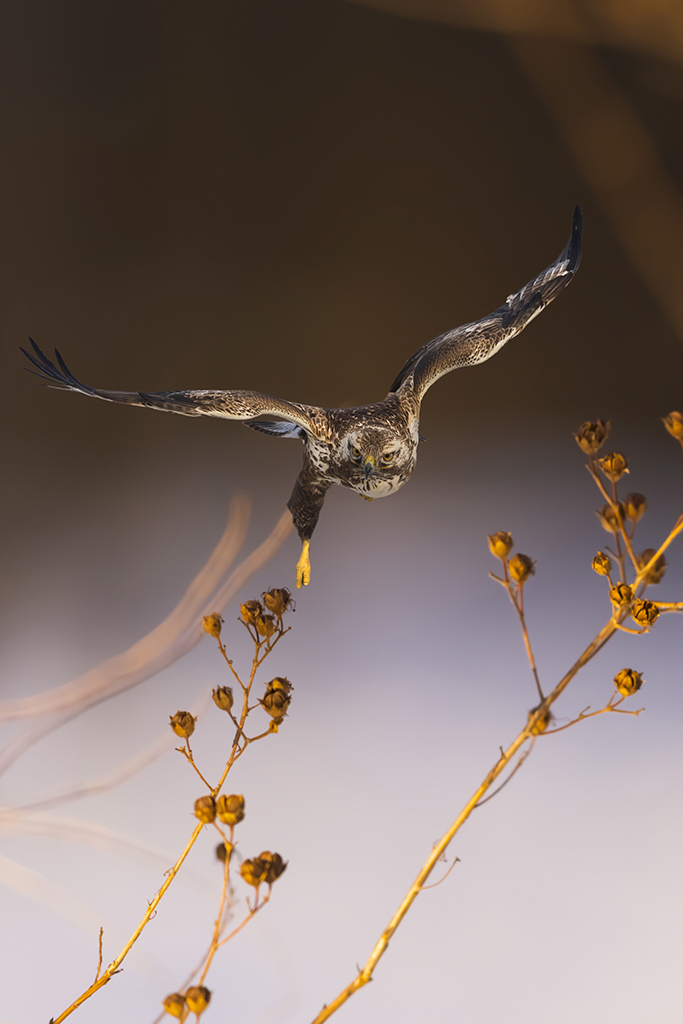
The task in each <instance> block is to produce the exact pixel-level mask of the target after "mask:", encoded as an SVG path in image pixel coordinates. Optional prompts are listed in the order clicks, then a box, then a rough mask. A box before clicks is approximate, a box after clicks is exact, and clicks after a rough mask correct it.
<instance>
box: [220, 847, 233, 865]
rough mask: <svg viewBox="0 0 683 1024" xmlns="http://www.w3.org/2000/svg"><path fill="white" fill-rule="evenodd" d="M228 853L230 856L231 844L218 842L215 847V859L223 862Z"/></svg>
mask: <svg viewBox="0 0 683 1024" xmlns="http://www.w3.org/2000/svg"><path fill="white" fill-rule="evenodd" d="M228 855H230V856H232V846H231V844H230V843H219V844H218V846H217V847H216V860H219V861H221V863H224V862H225V858H226V857H227V856H228Z"/></svg>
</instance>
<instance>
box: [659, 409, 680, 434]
mask: <svg viewBox="0 0 683 1024" xmlns="http://www.w3.org/2000/svg"><path fill="white" fill-rule="evenodd" d="M662 423H663V424H664V426H665V427H666V429H667V430H668V431H669V433H670V434H671V436H672V437H675V438H676V440H677V441H680V440H681V439H683V416H682V415H681V414H680V412H670V413H669V415H668V416H665V417H664V419H663V420H662Z"/></svg>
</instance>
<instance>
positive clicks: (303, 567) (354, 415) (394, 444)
mask: <svg viewBox="0 0 683 1024" xmlns="http://www.w3.org/2000/svg"><path fill="white" fill-rule="evenodd" d="M581 226H582V216H581V211H580V209H579V207H578V206H577V207H576V209H575V210H574V222H573V226H572V233H571V236H570V238H569V241H568V243H567V245H566V246H565V248H564V249H563V250H562V252H561V253H560V255H559V256H558V257H557V259H556V260H555V262H554V263H551V264H550V266H549V267H547V268H546V269H545V270H543V271H541V273H540V274H538V276H537V277H535V278H534V279H533V280H532V281H529V283H528V284H526V285H525V286H524V287H523V288H522V289H521V290H520V291H518V292H514V293H513V294H512V295H509V296H508V298H507V299H506V301H505V302H504V303H503V305H502V306H499V307H498V309H496V310H494V312H493V313H489V315H488V316H485V317H483V319H481V320H476V321H474V322H473V323H468V324H463V325H462V326H461V327H456V328H454V329H453V330H451V331H446V333H445V334H440V335H439V336H438V338H434V340H433V341H429V342H427V344H426V345H423V346H422V348H421V349H419V350H418V351H417V352H416V353H415V354H414V355H412V356H411V357H410V359H409V360H408V362H407V363H406V364H405V365H404V366H403V368H402V369H401V371H400V372H399V374H398V376H397V377H396V379H395V380H394V382H393V384H392V385H391V387H390V389H389V393H388V395H387V396H386V398H384V399H383V400H382V401H381V402H376V403H375V404H374V405H360V406H357V407H355V408H350V409H322V408H318V407H317V406H313V405H301V404H299V403H298V402H287V401H283V400H282V399H279V398H271V397H270V396H269V395H262V394H260V393H259V392H258V391H157V392H145V391H102V390H100V389H99V388H90V387H88V386H87V385H85V384H81V382H80V381H79V380H77V378H76V377H74V375H73V374H72V373H71V371H70V370H69V368H68V366H67V365H66V363H65V362H64V360H63V359H62V357H61V355H60V354H59V352H58V351H57V350H56V349H55V358H56V360H57V363H58V364H59V365H58V366H56V365H55V364H54V363H53V362H52V361H51V360H50V359H48V357H47V356H46V355H45V354H44V353H43V352H42V351H41V350H40V348H39V347H38V346H37V345H36V343H35V342H34V341H33V339H29V340H30V342H31V345H32V347H33V355H32V354H31V353H29V352H27V351H26V350H25V349H22V352H23V353H24V355H26V356H27V357H28V359H30V361H31V362H32V363H33V365H34V366H35V367H37V369H38V371H39V376H41V377H42V378H44V379H46V380H47V381H49V382H50V383H51V384H53V385H54V384H58V385H60V386H61V387H62V388H65V389H68V390H70V391H79V392H80V393H81V394H83V395H91V396H92V397H93V398H102V399H104V400H105V401H107V402H123V403H125V404H127V405H141V406H146V407H147V408H149V409H160V410H162V411H164V412H176V413H180V414H181V415H183V416H218V417H221V418H223V419H228V420H244V421H246V426H248V427H251V428H253V429H254V430H260V431H263V433H265V434H272V435H274V436H275V437H294V438H299V439H300V440H301V441H303V444H304V464H303V468H302V470H301V472H300V473H299V476H298V478H297V480H296V483H295V484H294V490H293V491H292V495H291V497H290V499H289V502H288V503H287V505H288V508H289V510H290V512H291V514H292V519H293V521H294V525H295V526H296V529H297V531H298V533H299V537H300V539H301V541H302V550H301V556H300V557H299V561H298V562H297V565H296V585H297V588H300V587H301V586H305V585H307V584H308V583H309V582H310V578H311V563H310V556H309V547H310V542H311V537H312V536H313V531H314V530H315V527H316V523H317V522H318V516H319V515H320V510H321V509H322V507H323V502H324V501H325V495H326V493H327V491H328V490H329V489H330V487H331V486H332V484H341V486H342V487H350V488H351V490H353V491H357V493H358V494H360V495H361V496H362V497H363V498H365V499H366V501H372V500H373V499H374V498H385V497H386V496H387V495H389V494H393V493H394V491H397V490H398V489H399V487H402V486H403V484H404V483H405V482H406V481H407V480H408V479H409V478H410V477H411V476H412V473H413V470H414V469H415V463H416V460H417V448H418V444H419V442H420V433H419V419H420V405H421V402H422V399H423V398H424V396H425V394H426V393H427V391H428V390H429V388H430V387H431V386H432V384H434V383H435V382H436V381H437V380H438V379H439V377H443V375H444V374H446V373H449V372H450V371H451V370H456V369H458V368H459V367H461V366H473V365H474V364H475V363H483V362H484V360H486V359H490V358H491V356H494V355H495V354H496V352H498V351H499V349H501V348H502V347H503V345H504V344H505V343H506V342H507V341H509V340H510V338H513V337H514V336H515V335H516V334H519V332H520V331H522V330H523V329H524V328H525V327H526V325H527V324H528V323H529V322H530V321H531V320H533V319H534V317H535V316H538V314H539V313H540V312H541V311H542V310H544V309H545V307H546V306H547V305H548V303H549V302H552V300H553V299H554V298H555V297H556V296H557V295H559V293H560V292H561V291H562V289H563V288H566V286H567V285H568V284H569V282H570V281H571V279H572V277H573V276H574V274H575V272H576V270H577V268H578V266H579V261H580V259H581ZM33 372H34V371H33ZM261 416H265V417H273V416H275V417H277V419H275V420H273V419H259V418H257V417H261Z"/></svg>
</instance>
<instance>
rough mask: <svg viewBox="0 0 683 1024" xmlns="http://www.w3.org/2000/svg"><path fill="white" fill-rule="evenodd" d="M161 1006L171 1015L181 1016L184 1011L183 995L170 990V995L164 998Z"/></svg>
mask: <svg viewBox="0 0 683 1024" xmlns="http://www.w3.org/2000/svg"><path fill="white" fill-rule="evenodd" d="M163 1007H164V1010H166V1013H170V1015H171V1017H182V1015H183V1013H184V1012H185V997H184V996H183V995H181V994H180V992H171V994H170V996H166V998H165V999H164V1002H163Z"/></svg>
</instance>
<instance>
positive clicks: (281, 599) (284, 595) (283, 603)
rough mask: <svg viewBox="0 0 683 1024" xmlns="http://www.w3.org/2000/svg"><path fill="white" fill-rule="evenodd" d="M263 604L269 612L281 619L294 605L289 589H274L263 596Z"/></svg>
mask: <svg viewBox="0 0 683 1024" xmlns="http://www.w3.org/2000/svg"><path fill="white" fill-rule="evenodd" d="M263 603H264V604H265V606H266V608H267V609H268V611H269V612H272V613H273V615H276V616H277V618H278V619H281V618H282V616H283V615H284V614H285V612H286V611H287V609H288V608H289V606H290V605H291V603H292V594H291V592H290V591H289V590H287V587H273V588H272V589H271V590H266V592H265V594H263Z"/></svg>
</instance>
